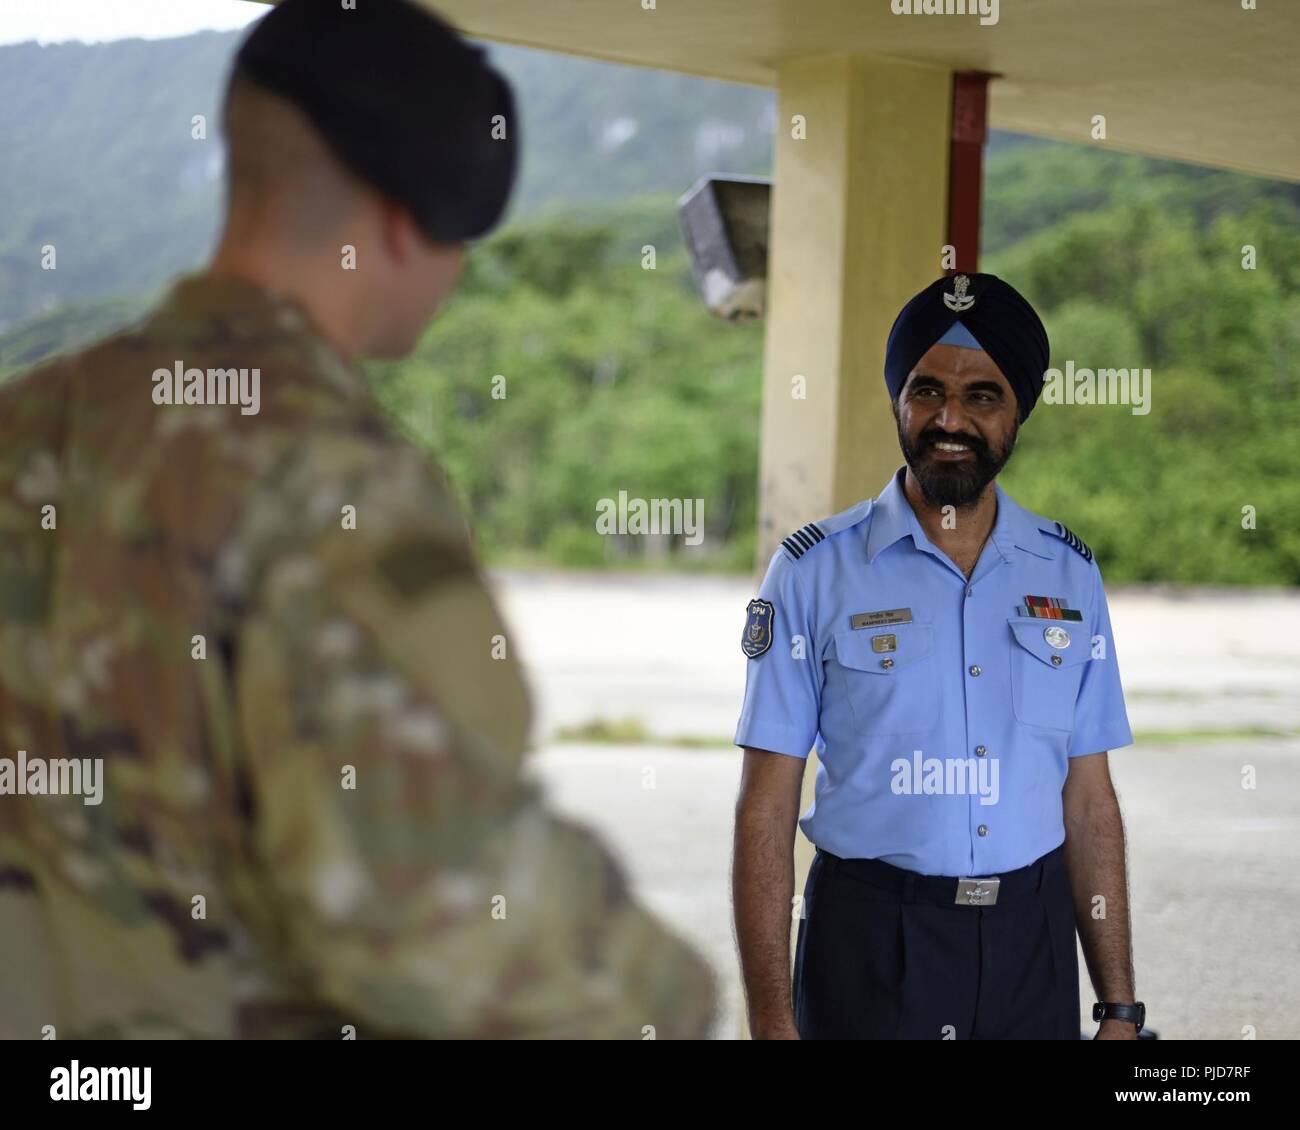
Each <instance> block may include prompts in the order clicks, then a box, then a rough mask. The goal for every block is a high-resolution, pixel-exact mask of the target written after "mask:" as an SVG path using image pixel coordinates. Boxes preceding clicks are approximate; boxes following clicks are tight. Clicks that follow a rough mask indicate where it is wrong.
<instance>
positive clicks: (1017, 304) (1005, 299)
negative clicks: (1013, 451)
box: [885, 274, 1050, 423]
mask: <svg viewBox="0 0 1300 1130" xmlns="http://www.w3.org/2000/svg"><path fill="white" fill-rule="evenodd" d="M940 343H943V344H951V345H963V346H966V347H967V348H969V349H982V350H984V352H986V353H987V354H988V355H989V356H990V357H992V358H993V361H994V363H995V364H996V365H997V367H998V368H999V369H1001V370H1002V375H1003V376H1004V377H1006V378H1007V382H1008V383H1009V384H1010V385H1011V389H1012V391H1013V392H1014V393H1015V394H1016V401H1017V403H1018V404H1019V405H1020V420H1021V422H1022V423H1023V422H1024V420H1025V418H1026V417H1027V416H1028V415H1029V413H1030V412H1031V411H1032V410H1033V407H1034V404H1035V403H1036V402H1037V400H1038V394H1039V393H1040V392H1042V390H1043V373H1044V371H1045V370H1046V369H1047V362H1048V358H1049V356H1050V347H1049V345H1048V342H1047V331H1046V330H1045V329H1043V323H1042V322H1041V321H1040V320H1039V317H1038V315H1037V314H1035V313H1034V308H1033V307H1032V306H1030V305H1029V303H1028V302H1026V301H1025V299H1024V297H1023V296H1022V295H1021V294H1020V292H1019V291H1017V290H1016V289H1015V287H1013V286H1011V285H1010V284H1009V283H1005V282H1003V281H1002V280H1001V279H1000V278H998V277H997V275H980V274H966V275H954V276H952V277H951V278H942V279H937V280H936V281H935V282H932V283H931V284H930V285H929V286H927V287H926V288H925V289H924V290H923V291H921V293H920V294H918V295H916V296H915V297H914V298H912V300H911V301H910V302H908V304H907V305H906V306H904V307H903V309H902V310H901V311H900V312H899V315H898V317H897V318H895V319H894V325H893V328H892V329H891V330H890V331H889V342H888V344H887V345H886V346H885V384H886V386H887V387H888V388H889V397H890V399H891V400H897V399H898V394H899V393H900V392H902V390H903V385H904V384H905V383H906V382H907V376H908V374H909V373H910V372H911V371H912V369H913V368H914V367H915V366H916V363H917V362H918V361H919V360H920V359H921V358H922V357H923V356H924V355H925V352H926V350H927V349H929V348H930V346H932V345H938V344H940Z"/></svg>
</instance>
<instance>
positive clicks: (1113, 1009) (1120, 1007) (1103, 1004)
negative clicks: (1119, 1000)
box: [1092, 1001, 1147, 1032]
mask: <svg viewBox="0 0 1300 1130" xmlns="http://www.w3.org/2000/svg"><path fill="white" fill-rule="evenodd" d="M1092 1018H1093V1019H1094V1020H1096V1021H1097V1022H1098V1023H1100V1022H1101V1021H1103V1020H1131V1021H1132V1022H1133V1024H1134V1026H1135V1027H1136V1028H1137V1030H1138V1031H1139V1032H1141V1031H1142V1025H1144V1024H1145V1023H1146V1021H1147V1006H1146V1005H1144V1004H1143V1003H1142V1002H1141V1001H1134V1002H1133V1003H1132V1004H1116V1003H1115V1002H1114V1001H1098V1002H1097V1003H1096V1004H1094V1005H1093V1006H1092Z"/></svg>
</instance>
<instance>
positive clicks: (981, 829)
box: [979, 824, 989, 836]
mask: <svg viewBox="0 0 1300 1130" xmlns="http://www.w3.org/2000/svg"><path fill="white" fill-rule="evenodd" d="M979 834H980V835H981V836H987V835H988V834H989V826H988V825H987V824H981V825H980V826H979Z"/></svg>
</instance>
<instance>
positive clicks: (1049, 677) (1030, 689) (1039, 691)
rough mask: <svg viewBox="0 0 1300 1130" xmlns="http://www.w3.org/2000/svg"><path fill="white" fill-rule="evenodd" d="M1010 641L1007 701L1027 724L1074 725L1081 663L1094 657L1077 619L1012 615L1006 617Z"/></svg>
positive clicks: (1069, 727)
mask: <svg viewBox="0 0 1300 1130" xmlns="http://www.w3.org/2000/svg"><path fill="white" fill-rule="evenodd" d="M1007 623H1008V625H1009V626H1010V628H1011V634H1012V636H1013V638H1014V642H1013V643H1012V645H1011V704H1012V709H1013V710H1014V711H1015V714H1016V718H1017V719H1019V720H1020V721H1021V722H1023V723H1024V724H1025V725H1026V726H1044V727H1046V728H1048V729H1051V730H1064V731H1066V732H1067V733H1068V732H1069V731H1071V730H1073V729H1074V704H1075V701H1076V700H1077V699H1078V697H1079V684H1080V682H1081V681H1082V680H1083V672H1084V664H1085V663H1087V662H1088V660H1089V659H1091V658H1092V640H1091V637H1090V636H1089V634H1088V632H1087V631H1086V630H1085V628H1084V626H1083V625H1082V624H1081V623H1078V622H1077V621H1064V622H1062V621H1059V620H1058V621H1052V620H1036V619H1024V618H1021V617H1013V618H1012V619H1010V620H1008V621H1007Z"/></svg>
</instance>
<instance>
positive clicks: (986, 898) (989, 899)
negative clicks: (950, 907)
mask: <svg viewBox="0 0 1300 1130" xmlns="http://www.w3.org/2000/svg"><path fill="white" fill-rule="evenodd" d="M1001 884H1002V880H1001V879H998V878H996V877H995V878H992V879H958V880H957V897H956V898H955V899H954V900H953V902H955V903H957V904H958V905H959V906H992V905H994V903H996V902H997V901H998V887H999V886H1001Z"/></svg>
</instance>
